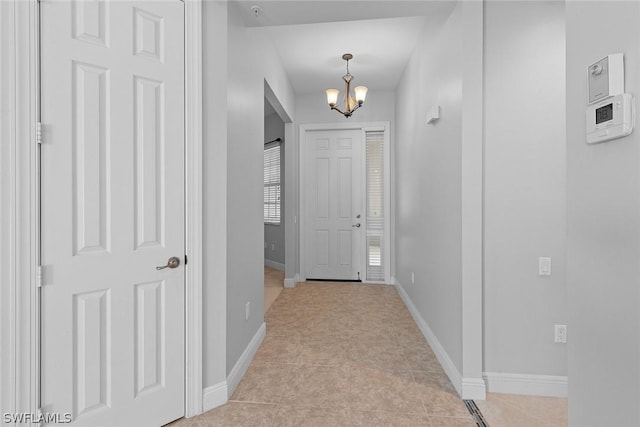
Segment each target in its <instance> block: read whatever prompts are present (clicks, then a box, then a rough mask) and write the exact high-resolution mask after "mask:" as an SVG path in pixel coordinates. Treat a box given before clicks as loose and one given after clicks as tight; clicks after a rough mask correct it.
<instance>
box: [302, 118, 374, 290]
mask: <svg viewBox="0 0 640 427" xmlns="http://www.w3.org/2000/svg"><path fill="white" fill-rule="evenodd" d="M305 143H306V155H305V156H306V158H305V160H304V161H305V168H304V170H305V171H306V177H305V199H306V206H305V208H306V224H307V225H306V230H305V231H304V232H305V242H306V243H305V248H304V250H305V255H306V256H305V259H306V264H307V265H306V277H307V278H310V279H329V280H358V279H360V274H359V273H360V272H361V271H362V268H363V262H364V261H363V260H364V255H363V252H362V251H363V248H364V245H363V244H362V238H363V234H362V230H363V228H362V227H360V228H357V227H354V224H356V223H358V222H362V214H363V212H364V205H363V200H364V194H363V189H362V164H361V163H362V147H363V140H362V132H361V131H360V130H345V131H322V132H320V131H311V132H307V135H306V141H305ZM358 215H360V218H358Z"/></svg>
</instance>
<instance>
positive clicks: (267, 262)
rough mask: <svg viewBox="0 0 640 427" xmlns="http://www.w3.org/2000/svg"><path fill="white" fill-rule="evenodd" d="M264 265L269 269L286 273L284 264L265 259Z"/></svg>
mask: <svg viewBox="0 0 640 427" xmlns="http://www.w3.org/2000/svg"><path fill="white" fill-rule="evenodd" d="M264 265H265V266H267V267H271V268H275V269H276V270H280V271H284V264H282V263H279V262H276V261H272V260H270V259H266V258H265V259H264Z"/></svg>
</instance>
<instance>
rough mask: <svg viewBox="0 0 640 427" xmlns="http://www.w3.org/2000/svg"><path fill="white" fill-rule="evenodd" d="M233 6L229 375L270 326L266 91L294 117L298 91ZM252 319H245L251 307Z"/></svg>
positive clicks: (230, 31) (229, 96) (229, 108)
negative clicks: (259, 333)
mask: <svg viewBox="0 0 640 427" xmlns="http://www.w3.org/2000/svg"><path fill="white" fill-rule="evenodd" d="M239 10H240V8H237V7H233V6H231V5H229V13H228V17H229V20H228V44H227V55H228V56H227V58H228V79H227V137H228V139H227V205H226V209H227V236H228V238H227V255H226V256H227V349H226V350H227V361H226V365H227V374H228V373H229V372H230V371H231V370H232V369H233V367H234V366H235V364H236V363H237V361H238V359H239V358H240V356H241V355H242V352H243V351H244V350H245V349H246V347H247V345H248V344H249V342H250V341H251V339H252V338H253V337H254V335H255V334H256V332H257V331H258V329H259V327H260V326H261V325H262V323H263V321H264V215H263V188H264V185H263V179H264V175H263V165H264V162H263V160H264V155H263V153H264V93H265V92H264V88H265V84H264V83H265V81H267V83H268V84H269V86H270V88H271V89H272V90H273V92H274V93H275V95H276V96H277V98H278V100H279V101H280V104H281V105H282V107H283V108H284V110H285V111H286V112H288V114H289V116H290V117H292V116H293V111H295V101H294V96H293V89H292V87H291V85H290V83H289V81H288V78H287V76H286V73H285V72H284V69H283V68H282V65H281V63H280V61H279V59H278V55H277V53H276V52H275V49H274V48H273V46H272V45H271V44H270V43H269V42H268V40H266V39H265V37H264V36H263V34H261V32H260V30H252V29H247V28H245V27H244V26H243V24H242V21H241V19H240V18H239V16H238V14H239ZM247 302H250V304H251V316H250V317H249V319H248V320H245V304H246V303H247Z"/></svg>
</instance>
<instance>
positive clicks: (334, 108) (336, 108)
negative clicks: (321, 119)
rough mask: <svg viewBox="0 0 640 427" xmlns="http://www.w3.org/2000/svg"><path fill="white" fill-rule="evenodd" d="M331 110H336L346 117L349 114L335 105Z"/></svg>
mask: <svg viewBox="0 0 640 427" xmlns="http://www.w3.org/2000/svg"><path fill="white" fill-rule="evenodd" d="M331 109H332V110H336V111H337V112H338V113H340V114H345V115H346V114H347V113H345V112H344V111H342V110H341V109H339V108H338V107H336V106H335V105H334V106H333V107H331Z"/></svg>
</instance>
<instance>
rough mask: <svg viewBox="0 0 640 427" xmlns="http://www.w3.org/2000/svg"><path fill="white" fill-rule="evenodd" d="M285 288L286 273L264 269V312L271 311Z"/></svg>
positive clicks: (268, 268) (273, 269)
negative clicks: (270, 308)
mask: <svg viewBox="0 0 640 427" xmlns="http://www.w3.org/2000/svg"><path fill="white" fill-rule="evenodd" d="M283 288H284V271H280V270H276V269H275V268H271V267H267V266H265V267H264V312H265V313H266V312H267V311H269V307H271V304H273V302H274V301H275V300H276V298H278V296H279V295H280V292H281V291H282V289H283Z"/></svg>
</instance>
